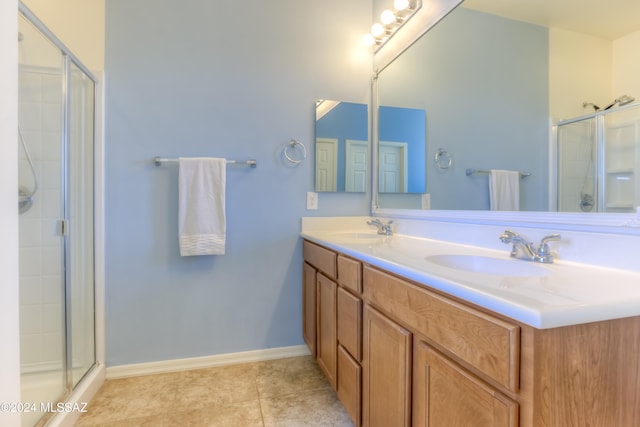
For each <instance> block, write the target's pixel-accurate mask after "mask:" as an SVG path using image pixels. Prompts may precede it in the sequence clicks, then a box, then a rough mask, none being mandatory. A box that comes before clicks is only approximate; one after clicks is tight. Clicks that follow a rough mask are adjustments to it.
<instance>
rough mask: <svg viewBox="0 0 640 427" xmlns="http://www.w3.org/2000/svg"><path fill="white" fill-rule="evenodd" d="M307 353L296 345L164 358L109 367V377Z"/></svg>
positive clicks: (306, 350) (181, 369) (157, 372)
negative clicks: (157, 360)
mask: <svg viewBox="0 0 640 427" xmlns="http://www.w3.org/2000/svg"><path fill="white" fill-rule="evenodd" d="M307 355H309V349H308V348H307V346H305V345H294V346H290V347H279V348H269V349H265V350H253V351H244V352H241V353H227V354H216V355H213V356H203V357H190V358H187V359H173V360H162V361H159V362H148V363H136V364H132V365H119V366H110V367H107V379H113V378H126V377H137V376H141V375H152V374H162V373H166V372H178V371H188V370H191V369H202V368H212V367H215V366H225V365H235V364H238V363H250V362H261V361H264V360H273V359H284V358H287V357H296V356H307Z"/></svg>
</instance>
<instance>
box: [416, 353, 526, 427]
mask: <svg viewBox="0 0 640 427" xmlns="http://www.w3.org/2000/svg"><path fill="white" fill-rule="evenodd" d="M517 425H518V404H517V403H516V402H514V401H512V400H511V399H509V398H507V397H506V396H504V395H503V394H501V393H499V392H498V391H497V390H495V389H493V388H492V387H491V386H489V385H487V384H485V383H483V382H482V381H480V380H479V379H477V378H476V377H474V376H473V375H471V374H470V373H468V372H466V371H465V370H464V369H462V368H461V367H460V366H458V365H457V364H456V363H454V362H453V361H452V360H450V359H448V358H447V357H445V356H443V355H442V354H440V353H438V352H437V351H436V350H434V349H432V348H431V347H429V346H428V345H427V344H426V343H424V342H422V341H420V342H417V343H416V345H415V354H414V375H413V427H418V426H425V427H426V426H428V427H455V426H461V427H462V426H464V427H516V426H517Z"/></svg>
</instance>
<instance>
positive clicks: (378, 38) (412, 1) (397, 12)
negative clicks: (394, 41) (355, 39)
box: [363, 0, 422, 49]
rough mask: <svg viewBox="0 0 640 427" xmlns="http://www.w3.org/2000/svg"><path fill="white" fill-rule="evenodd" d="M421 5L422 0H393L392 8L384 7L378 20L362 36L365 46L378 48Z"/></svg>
mask: <svg viewBox="0 0 640 427" xmlns="http://www.w3.org/2000/svg"><path fill="white" fill-rule="evenodd" d="M420 6H422V0H394V2H393V10H392V9H385V10H384V11H383V12H382V14H381V15H380V22H376V23H374V24H373V25H372V26H371V32H370V33H368V34H366V35H365V36H364V38H363V43H364V44H365V45H367V46H374V45H375V48H376V49H378V48H380V46H382V45H383V44H384V43H385V42H386V41H387V40H389V38H391V36H392V35H393V34H394V33H395V32H396V31H397V30H398V29H399V28H400V27H402V25H403V24H404V23H405V22H407V20H408V19H409V18H410V17H411V16H412V15H413V14H414V13H415V12H416V11H417V10H418V9H420Z"/></svg>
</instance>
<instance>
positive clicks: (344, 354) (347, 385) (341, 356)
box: [338, 345, 362, 426]
mask: <svg viewBox="0 0 640 427" xmlns="http://www.w3.org/2000/svg"><path fill="white" fill-rule="evenodd" d="M361 390H362V368H361V367H360V365H358V362H356V361H355V360H354V359H353V357H351V355H350V354H349V352H348V351H347V350H346V349H345V348H344V347H342V346H341V345H338V397H339V398H340V401H341V402H342V404H343V405H344V408H345V409H346V410H347V412H348V413H349V416H350V417H351V420H352V421H353V424H354V425H355V426H359V425H360V423H361V418H360V415H361V412H360V407H361V405H362V394H361Z"/></svg>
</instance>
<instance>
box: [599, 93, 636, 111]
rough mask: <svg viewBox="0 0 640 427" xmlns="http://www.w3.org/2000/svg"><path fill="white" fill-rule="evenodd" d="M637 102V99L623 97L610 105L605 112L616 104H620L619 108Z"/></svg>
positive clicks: (627, 96)
mask: <svg viewBox="0 0 640 427" xmlns="http://www.w3.org/2000/svg"><path fill="white" fill-rule="evenodd" d="M635 100H636V99H635V98H634V97H633V96H629V95H622V96H621V97H620V98H616V99H615V100H614V101H613V102H612V103H611V104H610V105H608V106H607V108H605V110H608V109H609V108H612V107H613V106H615V105H616V104H618V106H619V107H622V106H623V105H627V104H631V103H632V102H633V101H635Z"/></svg>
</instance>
